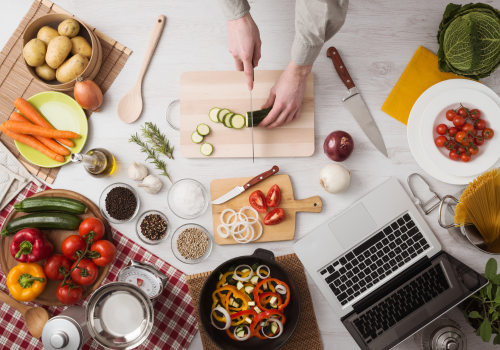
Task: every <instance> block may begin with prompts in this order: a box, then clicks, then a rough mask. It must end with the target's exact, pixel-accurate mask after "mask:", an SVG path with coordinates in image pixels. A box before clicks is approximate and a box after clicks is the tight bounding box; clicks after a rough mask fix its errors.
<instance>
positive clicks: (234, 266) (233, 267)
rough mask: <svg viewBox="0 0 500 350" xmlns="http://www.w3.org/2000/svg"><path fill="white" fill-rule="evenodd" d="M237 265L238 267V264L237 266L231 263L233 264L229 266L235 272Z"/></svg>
mask: <svg viewBox="0 0 500 350" xmlns="http://www.w3.org/2000/svg"><path fill="white" fill-rule="evenodd" d="M237 267H238V266H236V265H231V266H230V267H229V271H231V272H233V271H234V270H235V269H236V268H237Z"/></svg>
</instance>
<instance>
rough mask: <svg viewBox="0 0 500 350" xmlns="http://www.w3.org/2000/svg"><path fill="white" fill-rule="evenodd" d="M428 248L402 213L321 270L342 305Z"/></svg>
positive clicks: (411, 221) (427, 244) (420, 234)
mask: <svg viewBox="0 0 500 350" xmlns="http://www.w3.org/2000/svg"><path fill="white" fill-rule="evenodd" d="M429 247H430V246H429V243H428V242H427V240H426V239H425V238H424V236H423V235H422V233H420V232H419V230H418V228H417V226H415V223H414V222H413V220H412V219H411V217H410V215H409V214H405V215H403V216H401V217H399V218H398V219H396V220H394V222H392V223H390V224H389V225H387V226H386V227H385V228H383V229H382V230H381V231H380V232H379V233H377V234H375V235H373V236H372V237H371V238H370V239H368V240H367V241H366V242H364V243H362V244H361V245H360V246H358V247H356V248H354V249H353V250H352V251H350V252H349V253H347V254H346V255H344V256H343V257H341V258H339V259H337V260H336V261H334V262H333V263H332V264H331V265H329V266H328V267H326V268H325V269H323V270H321V272H320V273H321V275H322V276H323V278H324V279H325V281H326V283H328V285H329V286H330V288H331V290H332V292H333V293H334V294H335V296H336V297H337V299H338V301H339V302H340V303H341V304H342V305H345V304H347V303H348V302H350V301H351V300H353V299H354V298H356V297H357V296H358V295H360V294H361V293H363V292H364V291H366V290H367V289H369V288H370V287H372V286H373V285H375V284H376V283H377V282H379V281H381V280H382V279H384V278H385V277H386V276H389V275H390V274H392V273H393V272H394V271H396V270H397V269H399V268H400V267H402V266H403V265H405V264H407V263H408V262H410V261H411V260H413V259H414V258H416V257H417V255H419V254H420V253H422V252H424V251H425V250H426V249H428V248H429Z"/></svg>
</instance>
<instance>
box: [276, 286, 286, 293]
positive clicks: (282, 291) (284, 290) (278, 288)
mask: <svg viewBox="0 0 500 350" xmlns="http://www.w3.org/2000/svg"><path fill="white" fill-rule="evenodd" d="M274 289H276V292H278V293H280V294H286V288H285V286H283V285H282V284H278V285H276V287H274Z"/></svg>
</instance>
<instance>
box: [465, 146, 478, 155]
mask: <svg viewBox="0 0 500 350" xmlns="http://www.w3.org/2000/svg"><path fill="white" fill-rule="evenodd" d="M467 150H468V151H469V153H470V155H471V156H475V155H476V154H478V153H479V147H473V146H469V147H468V148H467Z"/></svg>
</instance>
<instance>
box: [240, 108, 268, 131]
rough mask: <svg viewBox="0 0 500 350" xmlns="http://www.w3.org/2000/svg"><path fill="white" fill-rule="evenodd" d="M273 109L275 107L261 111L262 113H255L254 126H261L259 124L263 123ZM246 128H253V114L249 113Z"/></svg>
mask: <svg viewBox="0 0 500 350" xmlns="http://www.w3.org/2000/svg"><path fill="white" fill-rule="evenodd" d="M271 109H273V107H269V108H266V109H261V110H260V111H253V126H257V125H259V123H260V122H261V121H263V120H264V118H266V117H267V115H268V114H269V112H271ZM245 119H246V127H247V128H249V127H251V126H252V113H251V112H247V115H246V118H245Z"/></svg>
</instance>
